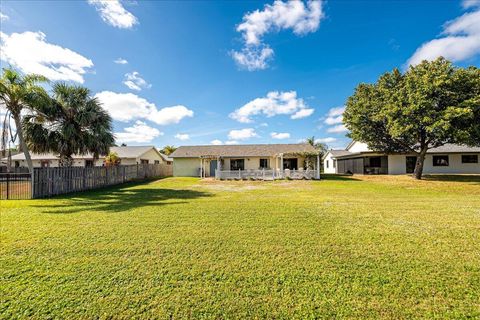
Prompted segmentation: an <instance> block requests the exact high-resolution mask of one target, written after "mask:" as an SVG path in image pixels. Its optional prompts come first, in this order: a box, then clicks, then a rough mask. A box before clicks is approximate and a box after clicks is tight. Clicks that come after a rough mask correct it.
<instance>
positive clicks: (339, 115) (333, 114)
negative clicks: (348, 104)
mask: <svg viewBox="0 0 480 320" xmlns="http://www.w3.org/2000/svg"><path fill="white" fill-rule="evenodd" d="M344 111H345V107H337V108H331V109H330V110H329V111H328V114H327V117H326V118H325V120H324V122H325V124H328V125H334V124H340V123H343V112H344Z"/></svg>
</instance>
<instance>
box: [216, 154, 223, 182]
mask: <svg viewBox="0 0 480 320" xmlns="http://www.w3.org/2000/svg"><path fill="white" fill-rule="evenodd" d="M220 170H222V168H221V164H220V157H217V171H216V172H215V179H218V178H219V177H220Z"/></svg>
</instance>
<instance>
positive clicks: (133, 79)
mask: <svg viewBox="0 0 480 320" xmlns="http://www.w3.org/2000/svg"><path fill="white" fill-rule="evenodd" d="M123 84H124V85H126V86H127V87H129V88H130V89H132V90H137V91H141V90H142V88H147V89H149V88H151V87H152V85H151V84H149V83H148V82H147V81H145V79H143V78H142V77H140V73H138V72H137V71H133V72H130V73H126V74H125V79H124V80H123Z"/></svg>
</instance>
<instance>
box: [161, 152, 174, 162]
mask: <svg viewBox="0 0 480 320" xmlns="http://www.w3.org/2000/svg"><path fill="white" fill-rule="evenodd" d="M160 157H162V159H163V161H173V158H171V157H169V156H167V155H166V154H164V153H161V152H160Z"/></svg>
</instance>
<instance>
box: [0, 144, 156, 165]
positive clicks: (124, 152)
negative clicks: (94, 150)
mask: <svg viewBox="0 0 480 320" xmlns="http://www.w3.org/2000/svg"><path fill="white" fill-rule="evenodd" d="M110 152H115V153H117V155H118V157H119V158H120V164H121V165H132V164H143V163H151V164H160V163H163V161H164V160H163V158H162V156H161V154H160V152H159V151H158V150H157V148H155V147H154V146H125V147H111V148H110ZM30 156H31V157H32V162H33V167H34V168H39V167H58V166H59V156H58V155H57V154H53V153H46V154H37V153H30ZM104 157H105V155H102V156H100V158H99V159H97V160H96V161H94V159H93V155H91V154H85V155H73V156H72V158H73V166H74V167H93V166H94V165H95V166H103V165H105V159H104ZM2 161H3V162H6V161H7V158H3V159H2ZM12 166H13V167H16V168H19V167H25V168H26V167H28V165H27V161H26V160H25V155H24V154H23V152H21V153H18V154H16V155H14V156H12Z"/></svg>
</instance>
